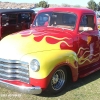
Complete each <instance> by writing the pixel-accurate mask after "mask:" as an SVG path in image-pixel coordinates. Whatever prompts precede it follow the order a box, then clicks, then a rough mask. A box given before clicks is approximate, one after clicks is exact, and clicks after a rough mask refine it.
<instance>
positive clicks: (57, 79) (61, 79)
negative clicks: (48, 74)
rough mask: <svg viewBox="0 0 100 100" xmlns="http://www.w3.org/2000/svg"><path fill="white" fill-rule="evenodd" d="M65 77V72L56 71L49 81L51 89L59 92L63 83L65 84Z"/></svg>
mask: <svg viewBox="0 0 100 100" xmlns="http://www.w3.org/2000/svg"><path fill="white" fill-rule="evenodd" d="M65 77H66V75H65V72H64V70H62V69H58V70H57V71H56V72H55V73H54V75H53V77H52V79H51V86H52V89H53V90H55V91H57V90H60V89H61V88H62V87H63V85H64V83H65V80H66V78H65Z"/></svg>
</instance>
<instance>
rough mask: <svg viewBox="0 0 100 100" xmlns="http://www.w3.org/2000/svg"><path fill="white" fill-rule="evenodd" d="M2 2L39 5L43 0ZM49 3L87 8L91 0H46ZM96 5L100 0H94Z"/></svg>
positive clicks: (9, 0) (7, 0)
mask: <svg viewBox="0 0 100 100" xmlns="http://www.w3.org/2000/svg"><path fill="white" fill-rule="evenodd" d="M0 1H2V2H5V1H6V2H16V3H38V2H39V1H42V0H0ZM44 1H48V3H49V4H58V5H61V4H69V5H81V6H87V2H88V1H90V0H44ZM94 1H95V2H96V3H99V2H100V0H94Z"/></svg>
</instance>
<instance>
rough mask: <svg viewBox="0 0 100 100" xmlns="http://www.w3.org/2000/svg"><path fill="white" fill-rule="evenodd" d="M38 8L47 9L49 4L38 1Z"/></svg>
mask: <svg viewBox="0 0 100 100" xmlns="http://www.w3.org/2000/svg"><path fill="white" fill-rule="evenodd" d="M37 6H38V7H43V8H48V7H49V4H48V3H47V2H46V1H40V2H39V3H38V4H37Z"/></svg>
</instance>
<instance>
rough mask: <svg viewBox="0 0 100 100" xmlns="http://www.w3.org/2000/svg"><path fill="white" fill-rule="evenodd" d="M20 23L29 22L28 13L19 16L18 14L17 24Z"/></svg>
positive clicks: (29, 16)
mask: <svg viewBox="0 0 100 100" xmlns="http://www.w3.org/2000/svg"><path fill="white" fill-rule="evenodd" d="M22 22H26V23H29V22H31V15H30V13H20V14H18V23H22Z"/></svg>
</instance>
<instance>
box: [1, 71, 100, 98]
mask: <svg viewBox="0 0 100 100" xmlns="http://www.w3.org/2000/svg"><path fill="white" fill-rule="evenodd" d="M0 100H100V71H97V72H95V73H93V74H91V75H89V76H87V77H85V78H82V79H79V80H78V81H77V82H75V83H71V84H70V85H69V87H66V88H65V89H64V90H63V91H62V92H61V93H60V94H58V95H54V96H48V95H47V94H42V95H29V94H22V93H17V92H13V91H10V90H7V89H5V88H0Z"/></svg>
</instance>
